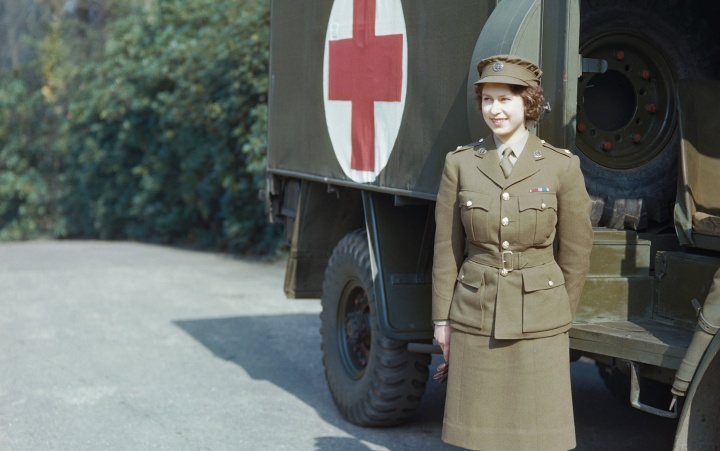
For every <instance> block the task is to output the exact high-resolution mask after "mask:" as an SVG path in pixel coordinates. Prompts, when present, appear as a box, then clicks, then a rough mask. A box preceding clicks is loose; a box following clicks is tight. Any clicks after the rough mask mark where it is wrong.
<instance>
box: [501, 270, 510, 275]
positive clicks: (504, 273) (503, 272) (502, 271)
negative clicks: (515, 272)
mask: <svg viewBox="0 0 720 451" xmlns="http://www.w3.org/2000/svg"><path fill="white" fill-rule="evenodd" d="M500 275H501V276H507V275H508V270H507V269H501V270H500Z"/></svg>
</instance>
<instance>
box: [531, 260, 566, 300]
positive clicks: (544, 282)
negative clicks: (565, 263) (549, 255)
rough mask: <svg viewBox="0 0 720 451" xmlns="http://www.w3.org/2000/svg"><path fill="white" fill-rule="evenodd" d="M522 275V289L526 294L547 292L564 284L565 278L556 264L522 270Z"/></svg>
mask: <svg viewBox="0 0 720 451" xmlns="http://www.w3.org/2000/svg"><path fill="white" fill-rule="evenodd" d="M522 275H523V288H524V289H525V292H526V293H531V292H533V291H538V290H549V289H551V288H555V287H558V286H560V285H564V284H565V277H563V273H562V270H561V269H560V267H559V266H558V265H557V264H556V263H550V264H549V265H543V266H535V267H534V268H527V269H523V270H522Z"/></svg>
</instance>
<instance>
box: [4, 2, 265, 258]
mask: <svg viewBox="0 0 720 451" xmlns="http://www.w3.org/2000/svg"><path fill="white" fill-rule="evenodd" d="M119 4H121V5H123V4H124V5H126V6H125V7H124V8H120V7H118V8H120V9H116V10H113V11H111V12H109V13H108V14H107V15H108V16H110V17H111V19H110V20H109V21H108V25H107V26H106V27H102V28H98V27H95V28H93V27H92V26H88V25H87V24H83V23H82V22H79V21H77V20H74V19H68V18H65V19H63V20H62V21H59V23H58V24H53V26H51V27H50V28H49V32H48V34H47V36H46V38H45V40H44V41H43V44H42V46H41V53H42V58H41V59H42V64H41V71H40V72H41V74H42V87H41V88H40V90H39V91H38V90H37V88H38V87H37V86H25V87H23V86H20V85H18V84H15V85H14V87H13V86H10V87H3V88H0V89H5V90H7V89H13V90H14V91H13V92H14V95H15V97H14V98H13V99H15V100H10V102H11V103H12V102H17V101H18V99H20V98H21V97H23V96H24V95H25V94H27V93H31V94H32V95H30V96H29V97H28V98H33V99H34V100H33V102H35V103H33V105H37V106H38V109H39V110H42V111H40V112H38V111H34V110H33V111H34V112H33V113H31V116H32V119H33V120H35V119H37V118H38V117H40V116H43V114H44V115H45V116H47V118H46V123H47V127H46V129H43V130H41V131H35V133H34V134H33V130H29V132H28V134H27V135H24V136H34V137H33V138H28V139H30V140H31V141H33V142H34V144H35V145H37V147H38V151H37V152H36V153H38V155H37V156H35V157H33V158H35V160H33V161H32V162H29V163H27V166H28V167H29V168H32V169H33V170H35V171H39V174H40V175H41V177H40V178H41V179H43V178H44V179H45V180H47V179H48V178H49V179H50V181H46V185H47V186H45V187H43V189H44V191H43V190H36V191H37V193H38V196H39V198H41V199H43V201H44V202H45V204H46V205H44V206H43V207H44V209H45V210H43V211H44V212H45V213H46V214H45V217H44V220H45V221H46V222H47V224H45V223H43V224H41V225H42V227H35V228H33V227H25V228H23V227H20V229H19V230H21V232H17V233H14V234H7V236H6V237H7V238H12V239H17V238H29V237H33V236H36V235H37V234H38V233H40V232H39V231H40V230H43V231H44V232H43V233H47V234H50V235H53V236H76V237H100V238H106V239H136V240H143V241H152V242H164V243H190V244H198V245H202V246H213V247H218V248H222V249H228V250H232V251H236V252H272V251H273V250H274V249H275V246H276V243H277V231H276V230H275V229H274V228H273V227H272V226H270V225H268V224H267V222H266V220H265V217H264V212H263V204H262V203H261V202H260V201H258V196H257V193H258V189H259V188H260V187H262V186H263V185H264V166H265V145H266V122H267V106H266V100H267V90H268V74H267V72H268V71H267V62H268V28H269V27H268V25H269V5H268V2H267V0H264V1H259V2H258V1H250V0H247V1H243V0H157V1H155V2H148V1H144V2H142V3H137V4H135V3H132V2H125V3H119ZM128 5H129V6H128ZM83 37H84V39H83ZM89 37H90V38H89ZM21 85H22V84H21ZM23 89H24V90H25V91H26V93H25V94H23ZM33 90H34V91H33ZM38 92H40V94H42V95H40V94H38ZM3 98H4V96H3ZM43 106H44V108H43ZM35 122H36V123H37V121H36V120H35ZM1 140H2V135H1V134H0V144H1V145H3V147H2V151H3V152H5V148H6V145H5V144H4V143H3V142H2V141H1ZM21 141H22V140H21ZM26 144H27V143H25V144H23V143H22V142H18V143H17V144H16V145H15V147H14V148H16V149H23V146H24V145H26ZM31 148H32V147H27V149H28V150H30V149H31ZM30 155H31V154H30V153H28V158H29V157H30ZM2 161H6V159H5V158H3V159H2ZM47 171H50V174H51V176H50V177H47V176H46V177H42V175H45V174H47V173H48V172H47ZM15 173H16V174H20V173H19V172H17V171H16V172H15ZM32 173H33V171H32V170H31V171H27V173H24V172H23V174H22V175H23V177H26V178H27V177H32V175H30V174H32ZM51 182H52V183H51ZM17 183H19V182H17ZM17 183H16V184H17ZM2 184H3V182H2V179H0V185H2ZM38 186H40V184H38ZM18 189H19V188H16V190H18ZM58 193H61V194H62V196H59V194H58ZM16 197H17V199H18V200H17V201H16V202H15V203H16V204H22V203H23V202H25V203H27V202H28V201H27V198H21V197H18V196H16ZM38 202H39V203H42V202H40V201H38ZM4 205H10V204H9V203H8V202H6V200H5V195H4V191H0V206H4ZM51 207H52V208H51ZM18 208H19V207H18ZM10 209H12V208H10ZM16 210H17V209H16ZM2 211H4V209H0V215H3V213H2ZM34 211H40V210H39V207H37V208H36V209H35V210H34ZM49 213H51V214H49ZM11 216H12V215H11ZM2 219H5V216H0V220H2ZM26 221H27V220H26ZM3 224H5V222H3V223H2V224H0V227H3ZM6 228H7V227H3V228H2V229H0V239H1V238H3V237H5V235H3V233H6V232H5V229H6ZM8 233H9V232H8Z"/></svg>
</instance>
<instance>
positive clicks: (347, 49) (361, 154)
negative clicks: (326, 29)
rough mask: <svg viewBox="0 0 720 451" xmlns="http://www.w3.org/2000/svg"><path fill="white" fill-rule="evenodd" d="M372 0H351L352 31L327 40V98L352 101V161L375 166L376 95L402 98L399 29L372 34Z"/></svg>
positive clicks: (354, 166) (389, 99) (354, 165)
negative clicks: (340, 37) (393, 32)
mask: <svg viewBox="0 0 720 451" xmlns="http://www.w3.org/2000/svg"><path fill="white" fill-rule="evenodd" d="M375 1H376V0H353V37H352V39H341V40H337V41H330V55H329V58H328V59H329V81H328V98H329V99H330V100H349V101H351V102H352V156H351V159H350V167H351V168H352V169H355V170H358V171H374V170H375V104H374V102H376V101H385V102H400V101H401V100H402V98H401V96H402V84H403V71H402V59H403V35H401V34H393V35H386V36H377V35H376V34H375Z"/></svg>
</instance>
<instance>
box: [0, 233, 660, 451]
mask: <svg viewBox="0 0 720 451" xmlns="http://www.w3.org/2000/svg"><path fill="white" fill-rule="evenodd" d="M283 275H284V261H283V260H276V261H272V262H266V261H253V260H247V259H237V258H232V257H229V256H226V255H220V254H213V253H202V252H193V251H187V250H179V249H175V248H169V247H162V246H152V245H142V244H132V243H105V242H30V243H12V244H0V312H1V313H0V343H1V346H0V450H13V451H14V450H18V451H25V450H28V451H30V450H32V451H35V450H319V451H330V450H350V451H366V450H386V449H388V450H444V449H456V448H452V447H449V446H446V445H444V444H442V442H441V441H440V439H439V436H440V428H441V423H442V405H443V402H444V396H445V393H444V388H443V387H441V386H438V385H436V384H434V383H432V382H431V383H430V388H429V390H428V392H427V393H426V396H425V398H424V400H423V403H422V405H421V407H420V411H419V412H418V414H417V415H416V417H415V418H414V421H413V422H411V423H410V424H408V425H406V426H403V427H397V428H390V429H363V428H359V427H356V426H353V425H350V424H348V423H346V422H345V421H344V420H343V419H342V418H340V417H339V415H338V413H337V411H336V410H335V408H334V406H333V403H332V400H331V399H330V395H329V394H328V391H327V389H326V386H325V380H324V376H323V370H322V364H321V363H320V362H321V356H320V349H319V343H320V340H319V336H318V327H319V318H318V313H319V311H320V308H319V302H318V301H317V300H309V301H291V300H287V299H285V297H284V295H283V293H282V281H283ZM436 363H437V359H436ZM572 372H573V396H574V399H575V405H576V406H575V410H576V423H577V432H578V443H579V446H578V449H579V450H645V449H647V450H663V449H670V447H671V440H672V437H673V435H674V434H673V431H674V423H673V422H672V421H670V420H664V419H660V418H656V417H652V416H650V415H648V414H644V413H642V412H639V411H635V410H633V409H631V408H626V407H623V406H620V405H619V404H617V403H616V402H615V401H614V400H613V399H612V398H611V397H610V395H609V394H608V392H607V391H606V390H605V388H604V387H603V386H602V383H601V381H600V379H599V377H598V376H597V372H596V371H595V368H594V366H593V365H592V363H591V362H589V361H585V360H582V361H579V362H576V363H574V364H572Z"/></svg>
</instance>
